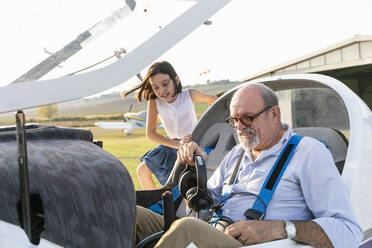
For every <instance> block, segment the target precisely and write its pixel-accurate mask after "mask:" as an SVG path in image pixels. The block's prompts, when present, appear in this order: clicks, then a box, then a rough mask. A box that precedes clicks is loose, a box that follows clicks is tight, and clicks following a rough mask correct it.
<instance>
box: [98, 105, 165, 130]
mask: <svg viewBox="0 0 372 248" xmlns="http://www.w3.org/2000/svg"><path fill="white" fill-rule="evenodd" d="M123 117H124V121H123V122H118V121H116V122H96V123H94V125H96V126H98V127H101V128H104V129H123V130H124V133H125V134H127V135H130V134H132V133H133V129H137V128H146V118H147V111H146V110H143V111H140V112H138V113H134V112H127V113H125V114H124V115H123ZM157 128H163V125H162V124H161V123H158V124H157Z"/></svg>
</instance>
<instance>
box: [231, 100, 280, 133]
mask: <svg viewBox="0 0 372 248" xmlns="http://www.w3.org/2000/svg"><path fill="white" fill-rule="evenodd" d="M274 106H275V105H271V106H267V107H266V108H264V109H263V110H261V111H260V112H258V113H257V114H255V115H244V114H243V118H248V119H249V123H246V122H244V121H243V120H242V117H231V116H229V117H228V118H227V119H226V122H227V124H229V125H230V126H232V127H234V128H235V126H236V124H237V123H238V121H240V122H241V123H243V124H244V126H250V125H251V124H252V122H253V120H254V119H256V118H257V117H258V116H260V115H261V114H262V113H264V112H266V111H267V110H269V109H270V108H272V107H274ZM232 121H234V124H233V123H232Z"/></svg>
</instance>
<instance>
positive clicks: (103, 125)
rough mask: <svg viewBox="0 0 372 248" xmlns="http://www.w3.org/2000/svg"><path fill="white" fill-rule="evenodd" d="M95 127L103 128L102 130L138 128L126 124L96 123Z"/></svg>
mask: <svg viewBox="0 0 372 248" xmlns="http://www.w3.org/2000/svg"><path fill="white" fill-rule="evenodd" d="M94 125H95V126H98V127H101V128H104V129H132V128H138V126H137V125H134V124H131V123H126V122H119V121H117V122H96V123H94Z"/></svg>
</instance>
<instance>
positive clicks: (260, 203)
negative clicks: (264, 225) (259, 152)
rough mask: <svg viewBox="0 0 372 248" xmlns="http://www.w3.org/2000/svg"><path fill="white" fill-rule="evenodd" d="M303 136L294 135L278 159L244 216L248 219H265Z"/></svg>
mask: <svg viewBox="0 0 372 248" xmlns="http://www.w3.org/2000/svg"><path fill="white" fill-rule="evenodd" d="M302 138H303V136H300V135H293V136H292V137H291V139H290V140H289V141H288V143H287V145H286V146H285V147H284V149H283V150H282V152H281V153H280V155H279V157H278V158H277V159H276V161H275V164H274V166H273V167H272V168H271V170H270V173H269V175H268V176H267V177H266V180H265V182H264V184H263V185H262V188H261V191H260V193H259V195H258V197H257V199H256V201H255V202H254V204H253V206H252V208H250V209H248V210H247V211H246V212H245V213H244V216H245V217H246V218H247V219H252V220H261V219H263V218H264V217H265V213H266V208H267V206H268V205H269V202H270V200H271V198H272V196H273V195H274V192H275V189H276V187H277V186H278V184H279V181H280V179H281V178H282V175H283V173H284V171H285V169H286V168H287V166H288V164H289V161H290V160H291V158H292V155H293V153H294V151H295V150H296V147H297V145H298V143H299V142H300V140H301V139H302Z"/></svg>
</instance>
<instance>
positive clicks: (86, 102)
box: [0, 80, 240, 121]
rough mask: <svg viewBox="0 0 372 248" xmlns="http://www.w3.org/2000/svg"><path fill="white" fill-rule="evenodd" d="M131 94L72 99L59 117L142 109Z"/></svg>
mask: <svg viewBox="0 0 372 248" xmlns="http://www.w3.org/2000/svg"><path fill="white" fill-rule="evenodd" d="M238 84H240V82H231V81H229V80H219V81H208V82H207V84H203V85H201V84H197V85H193V86H185V87H184V88H195V89H199V90H200V91H202V92H205V93H209V94H213V95H216V94H218V93H221V92H226V91H228V90H230V89H231V88H233V87H235V86H236V85H238ZM133 95H134V94H131V95H129V96H128V97H127V99H125V101H122V100H121V98H120V93H119V92H114V93H111V94H105V95H101V96H100V97H95V98H84V99H79V100H74V101H70V102H66V103H60V104H58V107H59V114H58V116H59V117H70V116H89V115H108V114H124V113H125V112H128V110H129V108H130V106H131V105H132V109H131V111H140V110H144V109H146V107H147V103H146V102H143V103H141V104H139V103H138V102H137V100H136V99H134V97H133ZM24 112H25V114H26V118H35V117H38V116H37V109H36V108H35V109H29V110H25V111H24ZM5 119H6V120H12V119H13V120H14V114H13V113H9V114H3V115H0V121H1V120H5Z"/></svg>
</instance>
